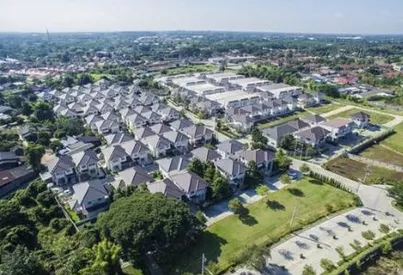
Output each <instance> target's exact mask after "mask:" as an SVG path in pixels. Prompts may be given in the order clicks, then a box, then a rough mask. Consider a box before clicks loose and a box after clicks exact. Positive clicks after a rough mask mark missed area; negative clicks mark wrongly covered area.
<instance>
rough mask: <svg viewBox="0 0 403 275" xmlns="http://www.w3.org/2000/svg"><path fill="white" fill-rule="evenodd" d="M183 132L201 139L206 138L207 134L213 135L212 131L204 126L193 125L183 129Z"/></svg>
mask: <svg viewBox="0 0 403 275" xmlns="http://www.w3.org/2000/svg"><path fill="white" fill-rule="evenodd" d="M181 132H182V133H184V134H185V135H187V136H190V137H200V136H203V137H204V136H205V135H207V134H212V133H213V131H212V130H210V129H208V128H206V127H204V126H202V125H192V126H189V127H186V128H183V129H182V130H181Z"/></svg>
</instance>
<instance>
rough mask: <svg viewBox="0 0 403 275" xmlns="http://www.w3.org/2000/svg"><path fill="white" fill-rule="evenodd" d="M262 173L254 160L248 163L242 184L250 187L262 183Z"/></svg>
mask: <svg viewBox="0 0 403 275" xmlns="http://www.w3.org/2000/svg"><path fill="white" fill-rule="evenodd" d="M262 182H263V175H262V173H261V172H260V171H259V169H258V168H257V165H256V162H255V161H250V162H249V163H248V170H246V175H245V180H244V184H245V186H248V187H252V186H257V185H260V184H262Z"/></svg>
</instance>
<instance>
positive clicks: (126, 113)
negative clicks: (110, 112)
mask: <svg viewBox="0 0 403 275" xmlns="http://www.w3.org/2000/svg"><path fill="white" fill-rule="evenodd" d="M119 113H120V115H121V116H122V118H123V119H125V118H126V117H128V116H131V115H133V114H135V113H136V112H135V111H134V110H133V109H131V108H124V109H121V110H119Z"/></svg>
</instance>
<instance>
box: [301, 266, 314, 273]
mask: <svg viewBox="0 0 403 275" xmlns="http://www.w3.org/2000/svg"><path fill="white" fill-rule="evenodd" d="M302 275H316V272H315V270H314V269H313V267H312V266H311V265H305V266H304V270H303V271H302Z"/></svg>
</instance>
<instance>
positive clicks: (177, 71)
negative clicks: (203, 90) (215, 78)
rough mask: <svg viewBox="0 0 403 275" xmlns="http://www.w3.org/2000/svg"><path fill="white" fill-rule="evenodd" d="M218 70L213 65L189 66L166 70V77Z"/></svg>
mask: <svg viewBox="0 0 403 275" xmlns="http://www.w3.org/2000/svg"><path fill="white" fill-rule="evenodd" d="M214 70H218V67H217V66H214V65H208V64H206V65H189V66H184V67H178V68H174V69H168V70H167V72H166V75H177V74H187V73H197V72H210V71H214Z"/></svg>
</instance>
